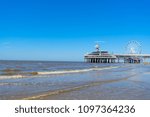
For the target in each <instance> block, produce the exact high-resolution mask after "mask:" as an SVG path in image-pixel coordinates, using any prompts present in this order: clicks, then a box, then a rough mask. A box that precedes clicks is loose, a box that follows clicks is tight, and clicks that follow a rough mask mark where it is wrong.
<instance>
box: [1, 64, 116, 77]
mask: <svg viewBox="0 0 150 117" xmlns="http://www.w3.org/2000/svg"><path fill="white" fill-rule="evenodd" d="M115 68H119V67H118V66H110V67H104V68H89V69H80V70H63V71H47V72H37V75H33V76H25V75H12V76H0V80H1V79H17V78H33V77H42V76H44V75H59V74H71V73H83V72H90V71H101V70H109V69H115Z"/></svg>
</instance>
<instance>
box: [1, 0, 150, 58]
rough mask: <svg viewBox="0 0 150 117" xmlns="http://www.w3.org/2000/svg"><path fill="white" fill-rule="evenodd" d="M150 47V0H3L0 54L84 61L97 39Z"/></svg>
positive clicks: (108, 45) (119, 48)
mask: <svg viewBox="0 0 150 117" xmlns="http://www.w3.org/2000/svg"><path fill="white" fill-rule="evenodd" d="M129 40H137V41H140V42H141V44H142V48H143V53H150V1H149V0H0V59H2V60H5V59H8V60H10V59H13V60H52V61H68V60H69V61H82V60H83V55H84V54H85V53H87V52H91V51H93V50H94V45H95V41H102V42H101V48H102V49H103V50H105V49H106V50H108V51H110V52H113V53H124V51H125V50H124V47H125V46H126V44H127V42H128V41H129Z"/></svg>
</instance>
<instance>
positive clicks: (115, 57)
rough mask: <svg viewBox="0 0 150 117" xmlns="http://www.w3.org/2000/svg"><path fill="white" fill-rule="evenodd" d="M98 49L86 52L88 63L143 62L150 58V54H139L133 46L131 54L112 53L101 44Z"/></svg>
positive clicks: (85, 57) (85, 58)
mask: <svg viewBox="0 0 150 117" xmlns="http://www.w3.org/2000/svg"><path fill="white" fill-rule="evenodd" d="M95 48H96V51H94V52H92V53H89V54H86V55H85V56H84V61H85V62H88V63H143V62H146V61H145V60H148V59H149V60H150V54H137V53H134V52H135V50H134V49H133V48H131V53H129V54H110V53H109V52H108V51H101V50H100V46H99V44H96V46H95Z"/></svg>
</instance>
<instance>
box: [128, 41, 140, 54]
mask: <svg viewBox="0 0 150 117" xmlns="http://www.w3.org/2000/svg"><path fill="white" fill-rule="evenodd" d="M126 51H127V53H128V54H141V52H142V46H141V44H140V43H139V42H138V41H134V40H132V41H129V42H128V44H127V46H126Z"/></svg>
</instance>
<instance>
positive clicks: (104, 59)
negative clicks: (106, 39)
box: [84, 44, 116, 63]
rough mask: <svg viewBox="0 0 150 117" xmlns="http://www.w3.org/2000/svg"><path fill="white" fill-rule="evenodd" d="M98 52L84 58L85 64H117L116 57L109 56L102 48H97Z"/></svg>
mask: <svg viewBox="0 0 150 117" xmlns="http://www.w3.org/2000/svg"><path fill="white" fill-rule="evenodd" d="M95 48H96V51H94V52H92V53H90V54H86V55H85V56H84V59H85V62H89V63H115V60H116V56H115V55H113V54H109V53H108V51H100V46H99V45H98V44H97V45H96V46H95Z"/></svg>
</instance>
